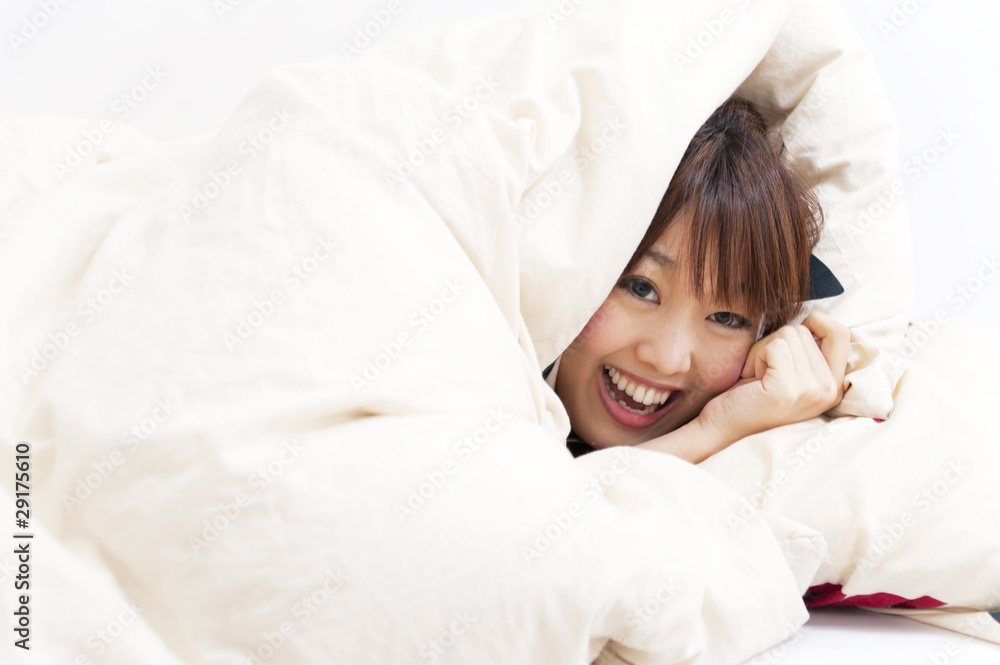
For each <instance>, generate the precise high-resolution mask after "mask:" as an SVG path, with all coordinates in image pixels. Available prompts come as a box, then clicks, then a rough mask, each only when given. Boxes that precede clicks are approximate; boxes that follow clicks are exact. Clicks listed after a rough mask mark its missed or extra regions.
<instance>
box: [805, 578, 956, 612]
mask: <svg viewBox="0 0 1000 665" xmlns="http://www.w3.org/2000/svg"><path fill="white" fill-rule="evenodd" d="M840 588H841V587H840V585H839V584H820V585H819V586H814V587H809V590H808V591H806V595H805V596H804V597H803V600H805V602H806V607H822V606H824V605H852V606H855V607H899V608H904V609H910V610H915V609H925V608H929V607H941V606H942V605H944V603H942V602H941V601H940V600H938V599H937V598H931V597H930V596H921V597H920V598H912V599H908V598H903V597H902V596H894V595H893V594H891V593H873V594H870V595H867V596H851V597H847V596H845V595H844V594H843V593H841V591H840Z"/></svg>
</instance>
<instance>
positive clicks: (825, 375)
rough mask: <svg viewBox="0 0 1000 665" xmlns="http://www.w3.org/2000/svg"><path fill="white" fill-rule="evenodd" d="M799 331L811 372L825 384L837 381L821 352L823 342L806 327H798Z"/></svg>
mask: <svg viewBox="0 0 1000 665" xmlns="http://www.w3.org/2000/svg"><path fill="white" fill-rule="evenodd" d="M798 330H799V333H800V337H801V340H802V346H803V350H804V351H805V355H806V358H807V359H808V367H809V371H811V372H812V374H813V376H814V377H816V378H818V379H820V380H821V381H823V382H826V381H832V380H835V379H836V374H835V373H834V371H833V369H832V368H831V367H830V365H829V364H828V363H827V360H826V356H824V355H823V352H822V351H820V344H821V343H822V341H823V340H822V339H820V338H817V337H814V336H813V333H812V331H811V330H809V328H806V327H805V326H798Z"/></svg>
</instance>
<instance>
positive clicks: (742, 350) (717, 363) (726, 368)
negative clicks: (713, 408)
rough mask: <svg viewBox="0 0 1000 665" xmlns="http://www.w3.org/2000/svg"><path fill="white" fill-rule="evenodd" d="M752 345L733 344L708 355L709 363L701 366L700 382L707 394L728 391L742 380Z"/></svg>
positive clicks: (747, 343)
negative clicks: (744, 366) (742, 373)
mask: <svg viewBox="0 0 1000 665" xmlns="http://www.w3.org/2000/svg"><path fill="white" fill-rule="evenodd" d="M749 351H750V343H749V342H746V343H733V344H730V345H729V346H728V347H722V348H721V349H717V350H715V351H712V352H709V353H708V354H707V358H708V361H707V362H705V363H703V364H701V367H702V371H701V372H700V373H699V377H698V378H699V381H700V383H701V386H702V388H703V389H704V391H705V392H706V393H710V394H712V395H713V396H714V395H717V394H719V393H722V392H725V391H726V390H728V389H729V388H730V387H731V386H732V385H733V384H734V383H736V382H737V381H738V380H739V378H740V373H741V372H742V371H743V364H744V363H745V362H746V358H747V353H749Z"/></svg>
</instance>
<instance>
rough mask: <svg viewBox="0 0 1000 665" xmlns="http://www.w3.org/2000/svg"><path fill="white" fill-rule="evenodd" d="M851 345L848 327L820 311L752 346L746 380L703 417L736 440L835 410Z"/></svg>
mask: <svg viewBox="0 0 1000 665" xmlns="http://www.w3.org/2000/svg"><path fill="white" fill-rule="evenodd" d="M850 341H851V334H850V330H848V328H847V327H846V326H844V325H842V324H841V323H840V322H839V321H837V320H836V319H834V318H833V317H831V316H829V315H827V314H821V313H819V312H813V313H812V314H810V315H809V316H808V317H806V319H805V320H804V321H803V322H802V324H801V325H798V326H785V327H783V328H781V329H779V330H777V331H775V332H774V333H772V334H770V335H768V336H767V337H765V338H763V339H761V340H759V341H758V342H757V343H756V344H754V345H753V346H752V347H751V348H750V352H749V353H748V354H747V359H746V363H745V364H744V365H743V372H742V373H741V374H740V379H739V380H738V381H737V382H736V383H735V384H734V385H733V386H732V387H731V388H730V389H729V390H727V391H726V392H724V393H722V394H721V395H718V396H717V397H715V398H714V399H712V400H711V401H710V402H709V403H708V404H706V405H705V408H704V409H703V410H702V412H701V414H700V415H699V416H698V418H697V419H698V420H701V421H702V422H701V425H702V427H704V428H706V429H707V430H708V431H714V432H717V433H718V435H719V436H720V437H721V438H722V439H724V440H728V441H730V442H735V441H738V440H739V439H742V438H744V437H747V436H750V435H751V434H756V433H758V432H763V431H765V430H768V429H771V428H773V427H778V426H781V425H788V424H791V423H797V422H801V421H803V420H808V419H809V418H814V417H816V416H818V415H820V414H821V413H824V412H826V411H828V410H830V409H832V408H833V407H835V406H836V405H838V404H840V401H841V400H842V399H843V398H844V374H845V372H846V369H847V352H848V349H849V346H850Z"/></svg>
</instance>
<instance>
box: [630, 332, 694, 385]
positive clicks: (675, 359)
mask: <svg viewBox="0 0 1000 665" xmlns="http://www.w3.org/2000/svg"><path fill="white" fill-rule="evenodd" d="M694 345H695V336H694V331H693V327H692V326H691V324H690V323H689V322H687V321H684V320H678V319H673V320H671V321H667V322H662V321H661V322H658V325H655V326H651V327H649V328H648V329H645V330H643V332H642V334H641V336H640V339H639V340H638V342H637V344H636V348H635V355H636V358H637V359H638V360H639V362H641V363H644V364H646V365H647V366H649V367H650V369H651V371H655V372H656V375H657V376H658V377H660V378H662V379H663V380H664V382H669V378H670V377H672V376H679V375H682V374H686V373H687V372H689V371H690V370H691V358H692V356H693V354H694Z"/></svg>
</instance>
